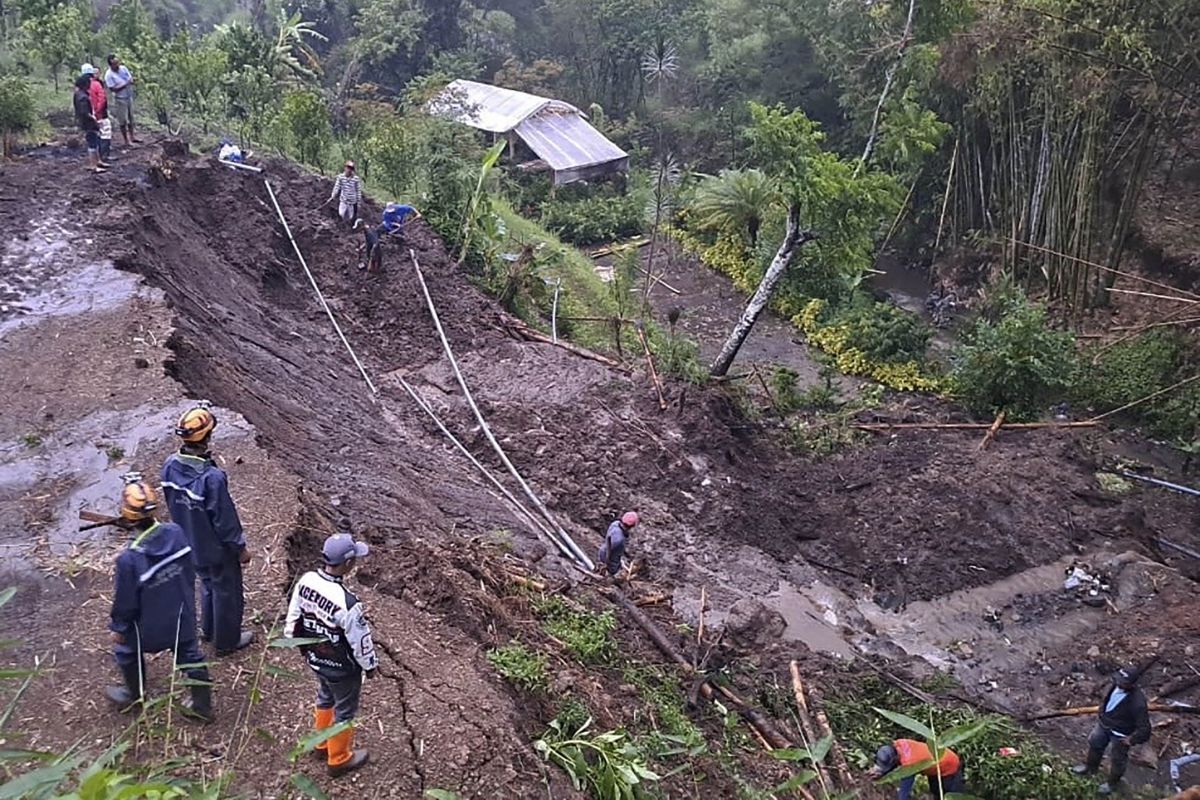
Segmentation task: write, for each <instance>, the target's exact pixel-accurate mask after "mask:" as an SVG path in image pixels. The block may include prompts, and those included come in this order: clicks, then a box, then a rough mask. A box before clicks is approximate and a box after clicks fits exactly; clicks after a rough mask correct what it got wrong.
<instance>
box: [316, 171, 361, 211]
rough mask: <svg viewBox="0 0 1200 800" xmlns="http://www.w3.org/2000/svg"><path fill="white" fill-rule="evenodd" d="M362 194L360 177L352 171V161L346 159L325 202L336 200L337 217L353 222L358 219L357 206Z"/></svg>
mask: <svg viewBox="0 0 1200 800" xmlns="http://www.w3.org/2000/svg"><path fill="white" fill-rule="evenodd" d="M362 196H363V188H362V179H361V178H359V177H358V175H356V174H355V173H354V162H353V161H347V162H346V163H345V165H344V167H343V170H342V174H341V175H338V176H337V178H336V179H335V180H334V182H333V192H332V193H330V195H329V199H328V200H326V201H325V204H326V205H328V204H329V203H332V202H333V201H334V200H337V201H338V217H340V218H341V220H342V221H343V222H354V220H356V219H358V206H359V204H360V203H361V202H362Z"/></svg>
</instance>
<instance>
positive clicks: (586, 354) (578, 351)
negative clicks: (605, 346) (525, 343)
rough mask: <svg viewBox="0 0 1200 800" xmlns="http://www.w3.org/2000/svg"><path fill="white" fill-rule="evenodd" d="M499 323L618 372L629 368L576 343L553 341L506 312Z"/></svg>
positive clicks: (520, 334) (526, 337)
mask: <svg viewBox="0 0 1200 800" xmlns="http://www.w3.org/2000/svg"><path fill="white" fill-rule="evenodd" d="M500 324H501V325H502V326H503V327H504V328H505V329H507V330H510V331H513V332H514V333H516V334H518V335H519V336H520V337H521V338H523V339H527V340H529V341H531V342H541V343H542V344H549V345H553V346H554V347H561V348H562V349H563V350H566V351H567V352H568V353H572V354H574V355H577V356H579V357H580V358H586V359H588V360H590V361H598V362H599V363H601V364H603V365H604V366H606V367H611V368H612V369H615V370H618V371H620V372H624V373H626V374H628V373H629V368H628V367H626V366H625V365H624V364H622V363H620V362H619V361H614V360H613V359H611V358H609V357H608V356H602V355H600V354H599V353H594V352H592V351H591V350H586V349H584V348H582V347H579V346H578V345H574V344H571V343H570V342H564V341H562V340H561V339H560V340H559V341H557V342H555V341H554V340H552V339H551V338H550V337H549V336H547V335H546V334H544V333H542V332H541V331H539V330H537V329H535V328H531V327H529V326H528V325H526V324H525V323H524V322H521V321H520V320H518V319H516V318H515V317H510V316H508V315H507V314H504V315H501V317H500Z"/></svg>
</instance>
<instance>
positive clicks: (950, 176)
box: [914, 136, 962, 253]
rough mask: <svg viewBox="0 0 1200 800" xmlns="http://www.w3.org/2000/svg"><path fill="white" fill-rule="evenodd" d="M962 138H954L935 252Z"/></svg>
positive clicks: (943, 223)
mask: <svg viewBox="0 0 1200 800" xmlns="http://www.w3.org/2000/svg"><path fill="white" fill-rule="evenodd" d="M961 140H962V137H961V136H960V137H958V138H956V139H955V140H954V155H953V156H951V157H950V174H949V175H947V176H946V194H945V196H944V197H942V216H941V217H940V218H939V219H938V229H937V238H936V239H935V240H934V243H933V251H934V252H935V253H936V252H937V249H938V248H939V247H941V245H942V226H943V225H945V223H946V206H947V204H948V203H949V202H950V186H951V184H953V183H954V167H955V166H956V165H957V164H958V143H959V142H960V141H961ZM914 185H915V184H914Z"/></svg>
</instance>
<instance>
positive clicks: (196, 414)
mask: <svg viewBox="0 0 1200 800" xmlns="http://www.w3.org/2000/svg"><path fill="white" fill-rule="evenodd" d="M216 427H217V418H216V416H214V415H213V413H212V411H209V402H208V401H207V400H201V401H200V402H199V403H197V404H196V407H195V408H193V409H191V410H189V411H185V412H183V416H182V417H180V418H179V422H178V423H176V425H175V435H176V436H178V437H179V438H180V439H183V440H184V441H185V442H187V443H189V444H195V443H197V442H202V441H204V440H205V439H207V438H208V436H209V435H210V434H211V433H212V432H213V429H214V428H216Z"/></svg>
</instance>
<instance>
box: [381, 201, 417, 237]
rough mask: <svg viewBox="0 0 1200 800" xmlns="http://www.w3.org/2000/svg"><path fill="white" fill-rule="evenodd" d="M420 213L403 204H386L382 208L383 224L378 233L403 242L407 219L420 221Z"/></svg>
mask: <svg viewBox="0 0 1200 800" xmlns="http://www.w3.org/2000/svg"><path fill="white" fill-rule="evenodd" d="M420 217H421V212H420V211H417V210H416V209H415V208H413V207H412V206H410V205H407V204H405V203H388V204H387V205H386V206H384V207H383V222H382V224H380V226H379V232H380V233H385V234H387V235H388V236H389V237H391V238H394V239H397V240H399V241H401V242H402V241H404V226H405V225H406V224H407V223H408V221H409V219H413V218H415V219H420Z"/></svg>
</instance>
